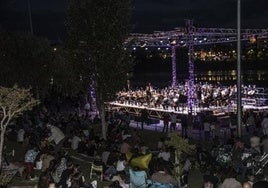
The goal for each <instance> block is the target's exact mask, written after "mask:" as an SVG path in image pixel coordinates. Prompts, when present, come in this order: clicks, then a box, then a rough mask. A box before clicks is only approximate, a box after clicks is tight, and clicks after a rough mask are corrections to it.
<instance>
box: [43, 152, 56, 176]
mask: <svg viewBox="0 0 268 188" xmlns="http://www.w3.org/2000/svg"><path fill="white" fill-rule="evenodd" d="M54 159H55V157H54V156H53V155H52V153H51V151H50V150H47V151H45V152H44V153H43V154H41V156H40V160H41V161H42V168H41V171H42V172H44V171H46V170H47V169H48V167H49V164H50V161H52V160H54Z"/></svg>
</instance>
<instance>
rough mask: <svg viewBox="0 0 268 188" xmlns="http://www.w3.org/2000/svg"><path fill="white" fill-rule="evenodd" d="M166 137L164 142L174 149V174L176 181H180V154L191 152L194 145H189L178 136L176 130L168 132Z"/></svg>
mask: <svg viewBox="0 0 268 188" xmlns="http://www.w3.org/2000/svg"><path fill="white" fill-rule="evenodd" d="M168 138H169V139H168V140H167V141H166V143H165V144H166V145H168V146H172V147H173V148H174V150H175V151H174V154H175V164H174V176H175V177H176V178H177V181H178V182H180V177H181V175H182V172H183V171H182V168H183V166H182V161H183V159H182V156H183V154H184V153H186V154H190V153H192V152H193V151H194V149H195V146H194V145H191V144H190V143H189V142H188V140H187V139H184V138H182V137H180V136H179V134H178V132H173V133H169V135H168Z"/></svg>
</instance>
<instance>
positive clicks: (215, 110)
mask: <svg viewBox="0 0 268 188" xmlns="http://www.w3.org/2000/svg"><path fill="white" fill-rule="evenodd" d="M106 108H107V109H108V110H115V111H120V110H121V111H123V112H128V113H129V114H132V115H135V116H139V115H140V114H141V112H142V110H144V109H146V111H147V112H148V115H149V117H152V118H157V119H162V118H163V116H164V115H165V114H166V113H168V114H170V113H175V114H177V115H178V116H182V115H188V114H189V110H188V108H187V107H185V108H182V107H179V108H178V110H177V111H175V110H174V109H173V108H171V107H168V108H167V109H163V108H162V107H159V108H155V107H151V106H147V105H143V106H140V105H134V104H127V103H120V102H110V103H106ZM243 110H252V111H267V112H268V106H254V105H243ZM235 111H236V105H230V106H220V107H218V106H210V107H205V108H203V107H197V106H196V107H194V108H193V109H192V115H194V116H195V115H197V114H198V113H204V114H210V115H214V116H225V115H226V114H229V113H234V112H235Z"/></svg>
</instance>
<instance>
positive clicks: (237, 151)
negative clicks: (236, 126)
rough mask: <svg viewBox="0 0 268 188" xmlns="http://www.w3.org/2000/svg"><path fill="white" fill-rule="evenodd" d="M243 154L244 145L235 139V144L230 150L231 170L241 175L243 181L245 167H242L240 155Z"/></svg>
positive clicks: (238, 139)
mask: <svg viewBox="0 0 268 188" xmlns="http://www.w3.org/2000/svg"><path fill="white" fill-rule="evenodd" d="M243 152H244V143H243V142H242V141H241V139H240V138H237V139H236V140H235V144H234V147H233V150H232V162H233V168H234V170H235V171H236V172H240V173H241V179H242V180H245V177H246V172H247V167H246V166H244V164H243V162H242V160H241V159H242V155H243Z"/></svg>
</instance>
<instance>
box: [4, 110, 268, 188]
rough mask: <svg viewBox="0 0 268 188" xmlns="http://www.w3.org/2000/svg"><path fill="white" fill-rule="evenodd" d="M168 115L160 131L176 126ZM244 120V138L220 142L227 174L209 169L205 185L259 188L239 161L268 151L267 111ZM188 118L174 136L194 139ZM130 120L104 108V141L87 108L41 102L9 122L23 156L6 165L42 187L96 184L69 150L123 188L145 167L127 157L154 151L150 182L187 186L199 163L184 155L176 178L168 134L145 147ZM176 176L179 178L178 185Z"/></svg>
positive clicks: (208, 133) (207, 130)
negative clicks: (58, 108)
mask: <svg viewBox="0 0 268 188" xmlns="http://www.w3.org/2000/svg"><path fill="white" fill-rule="evenodd" d="M172 115H174V117H173V119H172V118H171V117H166V120H165V124H166V127H165V128H164V130H165V131H164V132H167V131H166V130H168V129H169V128H170V129H171V131H174V130H175V128H174V127H176V125H177V123H178V121H177V120H178V119H177V117H176V114H175V113H172ZM257 115H258V116H257ZM244 119H245V122H246V125H247V126H246V132H247V133H248V134H247V135H248V137H247V138H248V140H246V141H245V140H240V139H236V138H235V134H232V135H231V137H230V139H228V140H227V139H226V143H224V144H227V143H228V144H231V145H232V156H231V157H232V162H231V163H232V165H230V168H229V169H228V173H227V172H226V173H225V175H226V174H228V176H224V174H221V173H220V172H219V171H217V169H214V168H211V169H207V171H206V172H204V185H203V187H210V188H211V187H213V188H215V187H222V188H225V187H226V188H227V187H228V188H232V186H233V185H237V187H242V183H243V184H245V185H248V184H250V186H251V187H255V188H256V187H257V186H255V184H256V183H257V182H260V181H259V179H257V178H258V177H254V176H253V175H252V174H250V173H248V172H247V171H245V169H246V170H247V168H246V167H245V165H244V164H242V163H241V160H240V159H241V156H242V155H243V152H244V150H245V148H247V147H248V148H251V149H254V151H256V152H257V153H258V154H259V155H262V154H265V153H267V152H268V138H267V133H268V131H267V130H268V116H267V114H260V113H259V114H256V113H248V114H245V115H244ZM190 120H192V119H191V118H189V117H188V116H183V118H182V119H180V122H181V123H183V124H185V125H186V126H184V127H182V128H183V129H184V130H181V133H178V134H179V135H180V136H183V137H187V138H190V139H192V138H193V137H192V136H191V134H192V133H191V131H189V127H187V126H189V125H190V123H191V122H190ZM130 121H131V120H130V118H129V114H127V113H125V112H122V111H118V112H117V111H116V112H115V111H113V112H107V114H106V122H107V140H104V139H103V138H102V136H101V131H98V128H97V129H96V127H99V126H96V125H97V124H98V123H100V119H99V116H98V115H95V114H94V116H92V114H91V113H90V110H85V111H84V112H83V111H82V112H80V114H78V113H70V114H69V113H61V112H52V111H51V110H48V109H47V108H46V107H45V106H42V107H38V108H36V109H34V110H33V111H32V112H29V113H26V114H24V116H23V117H21V118H18V119H16V120H15V121H13V122H12V123H11V125H10V126H9V130H8V131H7V133H8V134H7V138H8V139H10V140H14V138H17V139H16V141H17V142H18V144H20V145H21V147H22V148H23V149H24V158H23V161H21V163H19V162H18V161H17V162H15V163H13V162H9V164H8V163H6V167H8V166H9V165H11V164H13V166H15V167H17V168H18V171H19V175H20V176H22V177H23V178H25V179H27V180H31V179H34V180H38V187H41V188H42V187H44V188H47V187H50V188H52V187H72V188H76V187H94V183H93V184H92V183H91V182H90V181H88V179H87V178H85V177H86V174H88V173H89V172H84V171H82V170H81V167H80V166H79V165H78V164H77V163H76V161H75V160H74V159H73V158H71V155H70V154H69V153H68V151H72V152H75V153H78V154H80V155H83V156H88V157H90V159H92V161H91V162H92V163H98V164H101V165H102V166H103V168H104V177H103V180H105V181H110V182H111V183H110V185H109V186H108V187H124V188H125V187H129V185H131V184H135V182H133V181H132V179H131V174H132V171H138V172H140V171H144V169H141V168H140V167H138V166H131V160H133V158H135V157H139V156H144V155H147V154H148V153H153V157H152V159H151V162H150V163H149V164H148V167H147V170H146V171H144V172H143V173H145V175H146V177H148V179H151V180H152V182H153V183H159V184H161V185H165V186H173V187H187V185H188V180H187V179H188V178H187V176H188V175H189V173H191V168H196V167H197V166H199V164H198V162H195V161H191V160H190V158H188V157H189V156H187V157H185V160H184V165H183V172H184V173H183V174H182V176H180V177H175V176H174V175H173V174H172V168H173V167H174V166H173V164H174V158H173V149H172V147H168V146H167V145H165V139H167V138H166V134H164V135H165V136H164V137H163V138H161V139H160V138H159V142H158V143H157V146H156V147H154V148H152V147H149V145H150V144H149V143H146V142H145V141H144V138H143V137H142V136H141V132H140V131H139V130H137V129H134V128H130ZM200 122H201V123H202V126H201V127H203V128H202V131H204V139H203V141H204V142H205V143H210V144H211V145H213V143H214V144H216V143H217V134H214V130H215V129H212V127H213V126H212V125H211V124H213V123H215V122H211V121H210V119H206V118H205V119H203V120H202V121H200ZM200 143H201V142H200ZM216 147H218V146H216ZM129 152H131V153H132V157H131V159H127V157H126V154H127V153H129ZM196 152H198V150H196ZM7 158H8V157H6V159H7ZM93 159H94V160H93ZM197 161H198V160H197ZM195 163H197V165H195ZM37 171H38V173H37ZM208 171H209V172H210V173H209V174H208ZM134 174H135V173H134ZM237 175H239V177H240V179H239V181H237V179H235V178H236V177H238V176H237ZM253 178H255V179H253ZM178 179H180V183H179V182H178ZM262 180H263V179H262ZM264 182H265V183H267V182H266V181H264ZM149 185H150V183H146V184H144V185H142V186H141V187H146V186H149ZM243 186H244V185H243ZM248 186H249V185H248ZM134 187H135V186H134Z"/></svg>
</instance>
